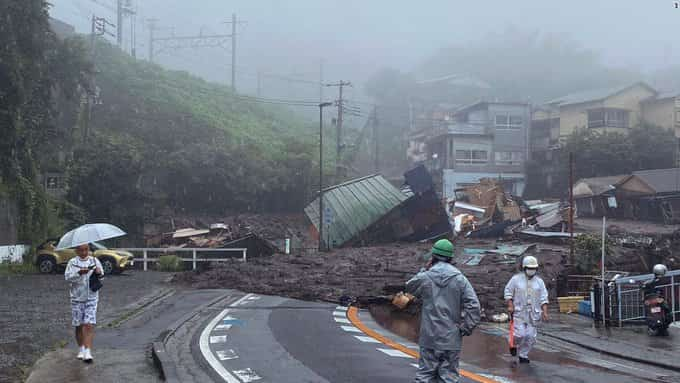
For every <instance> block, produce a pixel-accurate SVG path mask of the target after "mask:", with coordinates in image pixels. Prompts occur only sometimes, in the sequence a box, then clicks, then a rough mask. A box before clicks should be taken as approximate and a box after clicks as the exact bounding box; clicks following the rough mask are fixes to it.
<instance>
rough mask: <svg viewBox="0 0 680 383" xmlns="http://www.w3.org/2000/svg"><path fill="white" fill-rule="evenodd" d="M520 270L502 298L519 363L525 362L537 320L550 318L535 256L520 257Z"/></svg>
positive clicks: (507, 286) (546, 295) (531, 344)
mask: <svg viewBox="0 0 680 383" xmlns="http://www.w3.org/2000/svg"><path fill="white" fill-rule="evenodd" d="M522 271H523V272H522V273H518V274H516V275H514V276H513V277H512V278H511V279H510V281H509V282H508V284H507V285H506V286H505V291H504V298H505V301H506V303H507V304H508V313H509V314H510V315H512V316H513V319H514V320H513V322H514V333H515V339H514V340H515V346H516V347H517V349H518V351H519V362H520V363H529V352H530V351H531V348H532V347H533V346H534V344H535V343H536V335H537V333H536V327H537V326H538V325H539V324H540V322H541V321H548V320H549V319H550V317H549V315H548V290H547V289H546V287H545V283H544V282H543V279H541V277H539V276H538V275H536V272H537V271H538V260H537V259H536V258H535V257H533V256H530V255H529V256H526V257H524V259H523V260H522Z"/></svg>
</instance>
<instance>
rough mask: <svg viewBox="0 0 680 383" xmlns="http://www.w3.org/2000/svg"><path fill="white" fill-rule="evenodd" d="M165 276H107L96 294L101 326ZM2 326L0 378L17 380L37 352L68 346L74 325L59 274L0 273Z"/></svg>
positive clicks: (156, 286)
mask: <svg viewBox="0 0 680 383" xmlns="http://www.w3.org/2000/svg"><path fill="white" fill-rule="evenodd" d="M168 276H169V274H166V273H157V272H146V273H144V272H137V271H134V270H132V271H126V272H125V273H123V274H122V275H113V276H107V277H106V278H105V280H104V288H103V289H102V292H101V293H100V304H99V310H98V322H99V324H100V326H105V325H106V323H109V322H110V321H113V320H115V319H116V317H117V316H118V315H120V314H122V313H125V312H126V310H127V309H130V308H129V307H128V305H130V304H132V303H134V302H136V301H137V300H139V299H140V298H142V297H144V296H147V295H149V294H154V293H155V292H156V291H159V289H161V288H163V287H165V286H166V284H165V283H164V281H165V280H166V279H167V278H168ZM0 329H2V330H1V331H0V382H9V383H14V382H21V381H23V380H24V379H25V378H26V375H27V373H28V371H29V370H30V368H31V366H32V365H33V364H34V363H35V361H36V360H37V359H38V358H39V357H40V356H41V355H43V354H44V353H46V352H49V351H52V350H57V349H61V348H67V349H70V348H71V347H72V345H73V339H72V338H73V329H72V327H71V308H70V303H69V297H68V283H67V282H66V281H64V277H63V275H61V274H50V275H40V274H35V275H6V276H2V277H0ZM97 341H98V339H95V345H96V342H97Z"/></svg>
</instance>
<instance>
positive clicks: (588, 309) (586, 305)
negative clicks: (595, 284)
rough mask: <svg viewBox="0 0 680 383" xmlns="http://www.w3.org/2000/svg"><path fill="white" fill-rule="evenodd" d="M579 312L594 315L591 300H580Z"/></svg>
mask: <svg viewBox="0 0 680 383" xmlns="http://www.w3.org/2000/svg"><path fill="white" fill-rule="evenodd" d="M578 313H579V314H580V315H584V316H587V317H591V316H593V311H592V306H591V303H590V301H580V302H579V303H578Z"/></svg>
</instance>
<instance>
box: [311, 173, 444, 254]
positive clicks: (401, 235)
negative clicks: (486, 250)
mask: <svg viewBox="0 0 680 383" xmlns="http://www.w3.org/2000/svg"><path fill="white" fill-rule="evenodd" d="M405 176H406V183H405V187H404V188H402V190H400V189H398V188H396V187H395V186H393V185H392V184H390V183H389V182H388V181H387V180H386V179H385V178H384V177H383V176H381V175H371V176H367V177H363V178H358V179H354V180H351V181H348V182H345V183H343V184H340V185H335V186H332V187H330V188H327V189H325V190H324V191H323V205H324V212H323V222H322V223H323V225H324V226H323V238H322V239H321V241H322V243H323V244H324V247H325V248H333V247H343V246H353V245H362V246H363V245H368V244H376V243H387V242H393V241H417V240H422V239H428V238H432V237H437V236H441V235H446V234H448V233H449V232H450V226H449V223H448V220H447V217H446V214H445V212H444V209H443V208H442V205H441V202H440V201H439V198H438V197H437V195H436V193H435V191H434V187H433V185H432V178H431V176H430V174H429V173H428V172H427V170H426V169H425V168H424V167H423V166H420V167H417V168H415V169H413V170H411V171H409V172H407V173H406V175H405ZM305 214H306V215H307V217H308V218H309V220H310V221H311V222H312V224H313V225H314V227H315V228H316V229H317V233H318V231H319V198H316V199H315V200H314V201H313V202H312V203H311V204H309V205H308V206H307V207H306V208H305Z"/></svg>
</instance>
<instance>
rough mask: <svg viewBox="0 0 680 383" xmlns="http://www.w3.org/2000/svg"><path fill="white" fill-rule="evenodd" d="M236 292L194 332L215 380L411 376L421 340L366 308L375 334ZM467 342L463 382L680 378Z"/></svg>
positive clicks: (332, 316) (495, 342) (339, 312)
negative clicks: (518, 354)
mask: <svg viewBox="0 0 680 383" xmlns="http://www.w3.org/2000/svg"><path fill="white" fill-rule="evenodd" d="M234 299H235V300H234V301H231V302H227V303H226V304H225V306H223V307H220V308H219V309H218V310H215V311H214V312H212V313H210V315H206V316H205V317H204V318H203V320H202V324H201V328H200V330H199V331H196V333H195V334H194V335H193V337H192V341H193V342H194V343H195V344H196V347H193V349H192V357H193V359H194V360H196V361H197V362H196V364H197V365H199V366H201V368H203V369H205V370H207V371H209V372H208V376H209V377H210V378H211V379H212V380H213V381H215V382H228V383H241V382H246V383H247V382H282V383H285V382H291V383H292V382H295V383H298V382H315V383H317V382H320V383H326V382H357V383H360V382H372V383H375V382H377V383H381V382H404V383H406V382H411V381H412V378H413V376H414V374H415V371H416V363H417V361H416V359H414V358H413V357H412V356H410V355H408V354H411V355H413V354H414V351H415V350H417V346H416V345H414V344H413V343H411V342H409V341H408V340H406V339H403V338H400V337H398V336H395V335H393V334H391V333H389V332H387V331H386V330H383V329H381V328H380V327H379V326H377V325H376V324H375V322H373V320H372V319H371V317H370V315H369V314H368V313H366V312H360V313H359V314H358V319H359V320H360V322H361V323H360V325H358V326H359V328H362V329H363V330H364V331H367V332H369V333H370V334H371V335H372V336H375V337H369V336H367V334H365V333H363V332H362V330H360V329H359V328H357V326H355V323H354V322H353V321H350V319H348V316H347V314H346V309H345V308H342V307H337V306H335V305H330V304H323V303H309V302H300V301H296V300H290V299H285V298H277V297H265V296H257V295H244V296H243V297H241V298H238V299H236V297H234ZM366 329H368V330H366ZM376 333H377V335H375V334H376ZM376 338H378V339H381V338H382V341H384V340H385V338H388V339H387V342H388V343H390V342H396V343H397V344H398V345H400V346H401V347H398V348H399V349H395V348H394V347H390V345H388V344H383V343H381V340H376ZM465 347H466V351H465V352H464V357H463V359H464V363H463V365H462V367H463V368H464V369H465V370H466V371H467V372H468V374H470V375H468V376H471V377H470V378H463V379H462V380H461V381H462V382H475V381H477V382H489V381H496V382H595V381H597V382H645V381H650V380H656V381H669V382H670V381H679V380H678V377H677V375H676V376H664V375H663V374H659V371H657V370H655V369H647V368H646V367H645V366H637V365H634V364H630V363H626V362H621V361H615V360H611V359H608V358H605V357H601V356H598V355H593V354H589V353H579V351H578V350H574V349H570V348H569V347H568V346H565V345H552V346H549V345H545V344H542V345H541V346H540V347H539V348H538V349H537V350H536V352H535V360H534V362H533V363H532V364H531V365H530V366H518V365H517V363H516V362H515V360H514V359H513V358H511V357H510V356H509V355H504V353H503V351H502V350H503V349H504V348H505V347H506V345H505V344H504V340H503V339H502V338H500V337H498V336H496V335H494V334H491V333H490V332H489V331H486V332H481V331H480V332H478V333H477V334H476V335H475V336H473V337H472V338H466V345H465ZM402 350H403V351H402ZM185 363H186V361H185ZM188 369H189V370H191V368H188ZM201 379H206V376H201ZM182 381H185V380H184V379H183V380H182ZM196 381H205V380H196Z"/></svg>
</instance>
